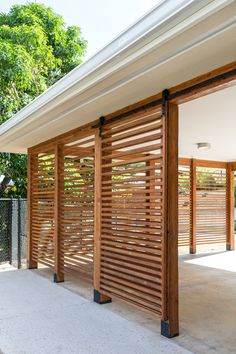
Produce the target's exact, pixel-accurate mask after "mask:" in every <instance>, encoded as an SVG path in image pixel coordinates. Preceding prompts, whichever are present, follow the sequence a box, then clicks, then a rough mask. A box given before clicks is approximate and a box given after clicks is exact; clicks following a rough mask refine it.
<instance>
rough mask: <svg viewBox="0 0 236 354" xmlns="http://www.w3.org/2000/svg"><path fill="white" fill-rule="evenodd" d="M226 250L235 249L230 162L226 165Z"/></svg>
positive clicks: (232, 177)
mask: <svg viewBox="0 0 236 354" xmlns="http://www.w3.org/2000/svg"><path fill="white" fill-rule="evenodd" d="M226 210H227V212H226V250H227V251H232V250H234V249H235V244H234V243H235V241H234V171H233V167H232V164H231V163H227V167H226Z"/></svg>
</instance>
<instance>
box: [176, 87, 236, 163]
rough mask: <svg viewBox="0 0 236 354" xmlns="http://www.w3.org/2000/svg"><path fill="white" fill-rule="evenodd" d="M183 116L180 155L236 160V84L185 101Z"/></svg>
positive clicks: (182, 108) (180, 126)
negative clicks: (200, 146) (201, 147)
mask: <svg viewBox="0 0 236 354" xmlns="http://www.w3.org/2000/svg"><path fill="white" fill-rule="evenodd" d="M179 116H180V119H179V156H180V157H191V158H199V159H204V160H218V161H236V86H233V87H230V88H227V89H224V90H222V91H218V92H215V93H213V94H210V95H207V96H204V97H201V98H198V99H196V100H193V101H190V102H188V103H184V104H182V105H181V106H180V115H179ZM199 142H206V143H210V144H211V148H210V149H209V150H198V148H197V145H196V144H197V143H199Z"/></svg>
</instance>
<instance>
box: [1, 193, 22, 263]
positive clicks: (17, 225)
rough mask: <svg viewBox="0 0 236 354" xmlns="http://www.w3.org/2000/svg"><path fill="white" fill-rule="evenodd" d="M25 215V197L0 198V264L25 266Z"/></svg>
mask: <svg viewBox="0 0 236 354" xmlns="http://www.w3.org/2000/svg"><path fill="white" fill-rule="evenodd" d="M26 215H27V201H26V199H23V198H0V264H1V263H5V262H8V263H10V264H12V265H13V266H14V267H16V268H22V267H25V266H26Z"/></svg>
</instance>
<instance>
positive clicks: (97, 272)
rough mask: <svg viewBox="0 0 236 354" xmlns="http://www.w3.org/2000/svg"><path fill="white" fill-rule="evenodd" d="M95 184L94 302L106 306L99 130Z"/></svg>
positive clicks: (98, 133)
mask: <svg viewBox="0 0 236 354" xmlns="http://www.w3.org/2000/svg"><path fill="white" fill-rule="evenodd" d="M94 178H95V183H94V255H93V262H94V271H93V284H94V302H97V303H98V304H105V303H107V302H111V298H110V297H108V296H106V295H104V294H101V291H100V279H101V214H102V208H101V202H102V201H101V193H102V139H101V136H100V132H99V129H97V130H96V133H95V176H94Z"/></svg>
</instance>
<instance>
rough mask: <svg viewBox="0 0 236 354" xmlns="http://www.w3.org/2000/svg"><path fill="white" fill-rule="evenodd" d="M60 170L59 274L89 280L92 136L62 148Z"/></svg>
mask: <svg viewBox="0 0 236 354" xmlns="http://www.w3.org/2000/svg"><path fill="white" fill-rule="evenodd" d="M60 163H61V164H62V168H61V170H62V171H64V172H63V175H62V176H61V197H60V204H61V205H60V210H61V217H60V222H61V243H62V244H61V250H62V253H63V256H62V258H61V265H62V271H64V272H66V271H80V272H84V273H86V274H87V275H89V276H90V278H92V272H93V240H94V237H93V235H94V134H92V133H90V134H87V135H86V136H83V135H82V136H81V137H80V138H78V139H77V140H76V141H74V142H70V143H69V144H67V145H65V146H64V147H63V158H62V161H60Z"/></svg>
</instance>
